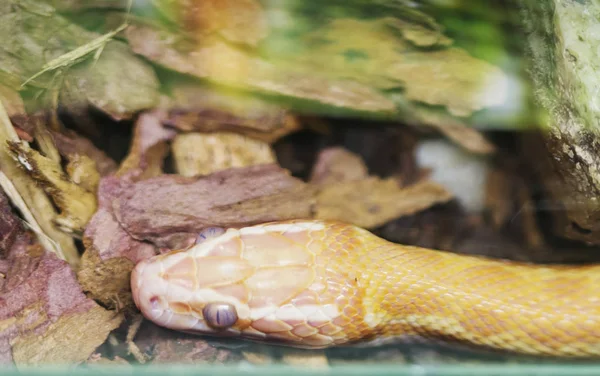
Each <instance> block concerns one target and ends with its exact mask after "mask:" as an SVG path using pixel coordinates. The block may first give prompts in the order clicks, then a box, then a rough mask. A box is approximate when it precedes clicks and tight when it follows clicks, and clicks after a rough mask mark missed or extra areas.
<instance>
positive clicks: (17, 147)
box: [9, 141, 97, 234]
mask: <svg viewBox="0 0 600 376" xmlns="http://www.w3.org/2000/svg"><path fill="white" fill-rule="evenodd" d="M9 148H10V151H11V152H12V153H13V155H14V156H15V158H16V159H17V160H18V161H19V163H20V164H21V165H22V166H23V168H24V169H25V170H26V171H27V172H28V173H29V175H30V176H31V177H32V178H33V179H35V180H36V182H37V183H38V184H39V185H40V186H41V187H42V188H43V189H44V191H45V192H46V193H47V194H48V195H50V196H51V197H52V199H53V201H54V203H55V204H56V205H57V206H58V207H59V209H60V210H61V213H60V215H58V216H57V217H56V218H55V221H56V223H57V224H58V226H60V228H61V229H62V230H63V231H65V232H69V233H75V234H79V233H82V232H83V229H84V228H85V225H86V224H87V222H88V221H89V220H90V218H91V217H92V215H93V214H94V212H95V211H96V207H97V202H96V195H95V193H94V192H91V191H87V190H85V189H84V188H83V187H81V186H79V185H77V184H76V183H74V182H73V181H72V180H71V179H70V178H69V177H68V176H67V174H66V173H65V172H64V171H63V170H62V168H61V166H60V163H58V162H56V161H53V160H51V159H49V158H47V157H45V156H43V155H41V154H40V153H38V152H37V151H35V150H33V149H31V148H30V147H29V146H28V145H27V144H26V143H25V142H23V141H20V142H10V143H9ZM92 163H93V162H92Z"/></svg>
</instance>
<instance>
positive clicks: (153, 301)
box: [149, 296, 160, 310]
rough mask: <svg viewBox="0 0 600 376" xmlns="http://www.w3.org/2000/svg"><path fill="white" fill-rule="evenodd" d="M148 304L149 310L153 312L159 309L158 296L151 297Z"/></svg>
mask: <svg viewBox="0 0 600 376" xmlns="http://www.w3.org/2000/svg"><path fill="white" fill-rule="evenodd" d="M149 302H150V308H151V309H153V310H154V309H158V308H160V298H159V297H158V296H153V297H151V298H150V300H149Z"/></svg>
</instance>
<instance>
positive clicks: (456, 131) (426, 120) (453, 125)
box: [414, 107, 496, 154]
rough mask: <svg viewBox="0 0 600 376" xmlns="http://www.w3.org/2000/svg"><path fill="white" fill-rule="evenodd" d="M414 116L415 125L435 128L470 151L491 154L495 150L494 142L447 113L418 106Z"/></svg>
mask: <svg viewBox="0 0 600 376" xmlns="http://www.w3.org/2000/svg"><path fill="white" fill-rule="evenodd" d="M414 116H415V118H416V123H417V124H415V125H426V126H430V127H432V128H435V129H437V130H438V131H439V132H440V133H441V134H443V135H444V136H446V137H448V139H450V140H451V141H453V142H455V143H456V144H457V145H460V146H461V147H463V148H465V150H468V151H470V152H472V153H476V154H492V153H494V152H495V151H496V148H495V146H494V144H492V143H491V142H490V141H488V140H487V139H486V137H485V136H484V135H483V134H482V133H481V132H479V131H478V130H477V129H474V128H471V127H469V126H468V125H467V124H465V123H464V122H462V121H460V120H458V119H457V118H455V117H452V116H449V115H448V114H445V113H442V112H440V111H434V110H431V109H426V108H423V107H419V108H417V109H416V111H415V113H414Z"/></svg>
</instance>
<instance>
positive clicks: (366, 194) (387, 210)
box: [316, 177, 452, 229]
mask: <svg viewBox="0 0 600 376" xmlns="http://www.w3.org/2000/svg"><path fill="white" fill-rule="evenodd" d="M451 199H452V195H451V194H450V193H449V192H448V191H447V190H446V189H445V188H444V187H443V186H441V185H439V184H436V183H433V182H430V181H422V182H418V183H415V184H413V185H411V186H408V187H401V186H400V185H399V184H398V181H397V180H396V179H395V178H389V179H379V178H377V177H369V178H366V179H363V180H357V181H350V182H348V181H346V182H340V183H332V184H328V185H327V186H325V187H323V188H321V189H320V191H319V193H318V194H317V209H316V217H317V218H319V219H328V220H338V221H344V222H349V223H352V224H354V225H357V226H360V227H364V228H367V229H372V228H375V227H378V226H381V225H383V224H385V223H387V222H389V221H391V220H393V219H396V218H398V217H401V216H407V215H412V214H414V213H417V212H419V211H421V210H424V209H426V208H429V207H431V206H433V205H436V204H440V203H444V202H448V201H450V200H451Z"/></svg>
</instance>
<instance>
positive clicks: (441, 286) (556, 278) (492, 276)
mask: <svg viewBox="0 0 600 376" xmlns="http://www.w3.org/2000/svg"><path fill="white" fill-rule="evenodd" d="M372 244H373V247H371V249H369V250H368V252H366V253H365V255H364V256H363V258H364V259H363V264H364V265H368V266H369V267H368V268H365V271H364V275H363V280H365V281H368V283H366V285H365V291H364V298H363V306H364V307H365V317H364V320H365V322H366V323H367V324H368V325H369V326H370V327H371V328H373V331H374V332H375V333H378V335H379V336H381V337H384V338H385V337H397V336H406V337H420V338H423V337H424V338H429V339H439V340H443V341H446V342H447V341H452V342H463V343H466V344H469V345H478V346H484V347H488V348H492V349H502V350H509V351H516V352H520V353H528V354H536V355H539V354H545V355H561V356H590V355H594V356H595V355H600V304H599V302H600V301H599V298H600V294H598V293H599V292H600V290H599V288H598V286H600V268H599V267H597V266H593V267H544V266H538V265H529V264H520V263H511V262H503V261H500V260H492V259H485V258H479V257H471V256H465V255H458V254H453V253H447V252H438V251H432V250H427V249H421V248H416V247H406V246H401V245H397V244H392V243H388V242H385V241H376V242H373V243H372Z"/></svg>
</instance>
